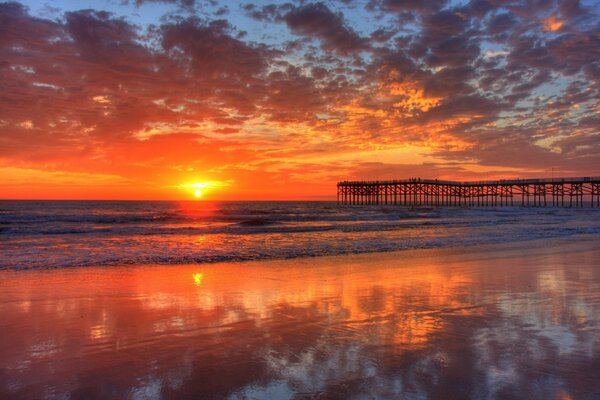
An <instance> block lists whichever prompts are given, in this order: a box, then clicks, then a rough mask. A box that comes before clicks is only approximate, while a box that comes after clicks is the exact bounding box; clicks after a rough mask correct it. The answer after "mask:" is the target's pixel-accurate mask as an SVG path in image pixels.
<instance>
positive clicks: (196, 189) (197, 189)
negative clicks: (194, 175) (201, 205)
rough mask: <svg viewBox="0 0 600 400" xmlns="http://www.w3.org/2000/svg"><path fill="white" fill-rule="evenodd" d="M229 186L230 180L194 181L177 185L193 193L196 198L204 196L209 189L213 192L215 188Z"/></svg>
mask: <svg viewBox="0 0 600 400" xmlns="http://www.w3.org/2000/svg"><path fill="white" fill-rule="evenodd" d="M227 186H229V182H222V181H203V182H193V183H184V184H181V185H178V186H176V187H178V188H180V189H184V190H185V191H187V192H188V193H190V194H192V195H193V196H194V197H195V198H197V199H200V198H201V197H204V195H205V194H206V192H207V191H210V192H212V191H213V190H215V189H220V188H224V187H227Z"/></svg>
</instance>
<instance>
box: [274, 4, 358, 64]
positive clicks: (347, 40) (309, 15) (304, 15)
mask: <svg viewBox="0 0 600 400" xmlns="http://www.w3.org/2000/svg"><path fill="white" fill-rule="evenodd" d="M282 18H283V20H284V21H285V23H286V24H287V26H288V27H289V28H290V29H291V30H292V32H294V33H296V34H298V35H302V36H307V37H314V38H317V39H319V40H321V43H322V46H323V48H324V49H325V50H331V51H336V52H338V53H339V54H341V55H347V54H351V53H356V52H358V51H361V50H365V49H366V48H367V41H366V39H363V38H361V37H360V36H359V35H358V34H357V33H356V32H354V31H353V30H352V29H351V28H349V27H348V26H347V25H346V23H345V22H344V17H343V15H342V14H341V13H334V12H332V11H331V10H330V9H329V8H328V7H327V6H326V5H325V4H324V3H321V2H319V3H310V4H307V5H304V6H301V7H296V8H293V9H292V10H290V11H289V12H287V13H286V14H285V15H283V17H282Z"/></svg>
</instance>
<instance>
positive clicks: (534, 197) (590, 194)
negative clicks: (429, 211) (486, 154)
mask: <svg viewBox="0 0 600 400" xmlns="http://www.w3.org/2000/svg"><path fill="white" fill-rule="evenodd" d="M337 202H338V204H344V205H400V206H434V207H440V206H444V207H447V206H462V207H502V206H524V207H548V206H550V207H584V206H588V207H589V206H591V207H600V177H581V178H547V179H510V180H496V181H473V182H457V181H443V180H437V179H420V178H413V179H404V180H391V181H343V182H338V184H337Z"/></svg>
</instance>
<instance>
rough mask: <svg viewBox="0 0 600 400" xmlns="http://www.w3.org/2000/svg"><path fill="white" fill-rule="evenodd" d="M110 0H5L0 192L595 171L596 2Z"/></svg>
mask: <svg viewBox="0 0 600 400" xmlns="http://www.w3.org/2000/svg"><path fill="white" fill-rule="evenodd" d="M113 3H114V2H106V3H102V2H96V3H94V4H95V5H96V7H95V10H89V9H88V10H78V9H73V8H72V6H73V5H72V4H71V3H69V2H60V1H59V2H56V7H52V8H50V7H45V6H44V7H42V6H40V5H38V4H37V2H35V1H24V2H23V3H22V4H21V3H16V2H14V3H4V4H0V20H1V21H3V28H2V29H0V44H1V45H2V53H0V70H1V74H0V93H2V95H0V198H4V199H11V198H17V199H193V198H195V196H194V194H195V192H196V190H200V191H201V193H200V194H201V198H203V199H209V200H265V199H273V200H293V199H300V200H304V199H318V200H320V199H334V198H335V183H336V182H337V181H339V180H352V179H370V180H375V179H404V178H410V177H422V178H438V179H456V180H468V179H493V178H512V177H542V176H543V177H549V176H551V175H554V176H590V175H600V136H599V135H600V133H599V132H600V128H599V126H600V103H599V100H598V99H599V90H600V86H599V82H600V65H598V62H597V60H598V54H599V53H598V52H599V51H600V49H599V48H598V44H597V43H598V41H597V40H594V37H596V39H597V36H598V26H599V21H600V19H599V18H598V13H597V11H598V10H597V8H598V6H597V5H592V4H587V3H586V2H581V3H579V2H576V1H558V2H556V3H543V4H542V3H539V4H537V3H536V4H537V5H535V6H532V5H531V4H521V3H519V2H515V3H511V5H510V6H503V7H500V6H493V5H491V4H488V3H485V2H483V3H482V2H468V1H467V2H458V1H449V2H447V1H433V2H424V3H421V2H415V3H413V2H405V3H404V2H395V1H392V0H372V1H369V2H363V3H364V4H363V3H361V2H358V3H357V4H356V5H351V4H350V3H348V4H346V3H344V2H334V1H324V2H304V3H299V2H297V3H282V2H272V3H271V2H268V1H258V2H255V4H254V5H250V4H244V3H240V4H241V5H236V6H231V3H230V2H204V1H152V2H150V1H135V2H123V3H122V4H120V5H115V4H113ZM193 184H197V185H196V186H194V185H193ZM199 188H200V189H199Z"/></svg>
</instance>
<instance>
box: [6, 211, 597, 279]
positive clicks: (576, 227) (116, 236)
mask: <svg viewBox="0 0 600 400" xmlns="http://www.w3.org/2000/svg"><path fill="white" fill-rule="evenodd" d="M0 204H2V207H1V209H2V210H4V211H6V212H3V213H0V241H1V244H2V257H1V258H0V268H13V269H23V268H55V267H74V266H94V265H118V264H127V265H129V264H178V263H207V262H219V261H242V260H257V259H271V258H293V257H305V256H319V255H336V254H349V253H364V252H380V251H394V250H404V249H417V248H431V247H447V246H456V245H470V244H482V243H497V242H504V241H515V240H529V239H539V238H545V237H560V236H570V235H576V234H597V233H600V218H598V217H600V210H598V209H584V210H581V209H577V210H576V209H552V210H549V209H525V208H512V209H509V208H502V209H494V208H486V209H457V208H440V209H435V208H412V209H409V208H395V207H382V206H365V207H338V206H336V205H335V204H333V203H316V202H297V203H267V202H263V203H219V204H215V205H212V206H211V207H203V206H199V205H198V204H183V205H182V204H181V203H169V202H109V203H104V202H53V203H52V202H51V203H44V202H35V203H31V202H12V203H4V202H0Z"/></svg>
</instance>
